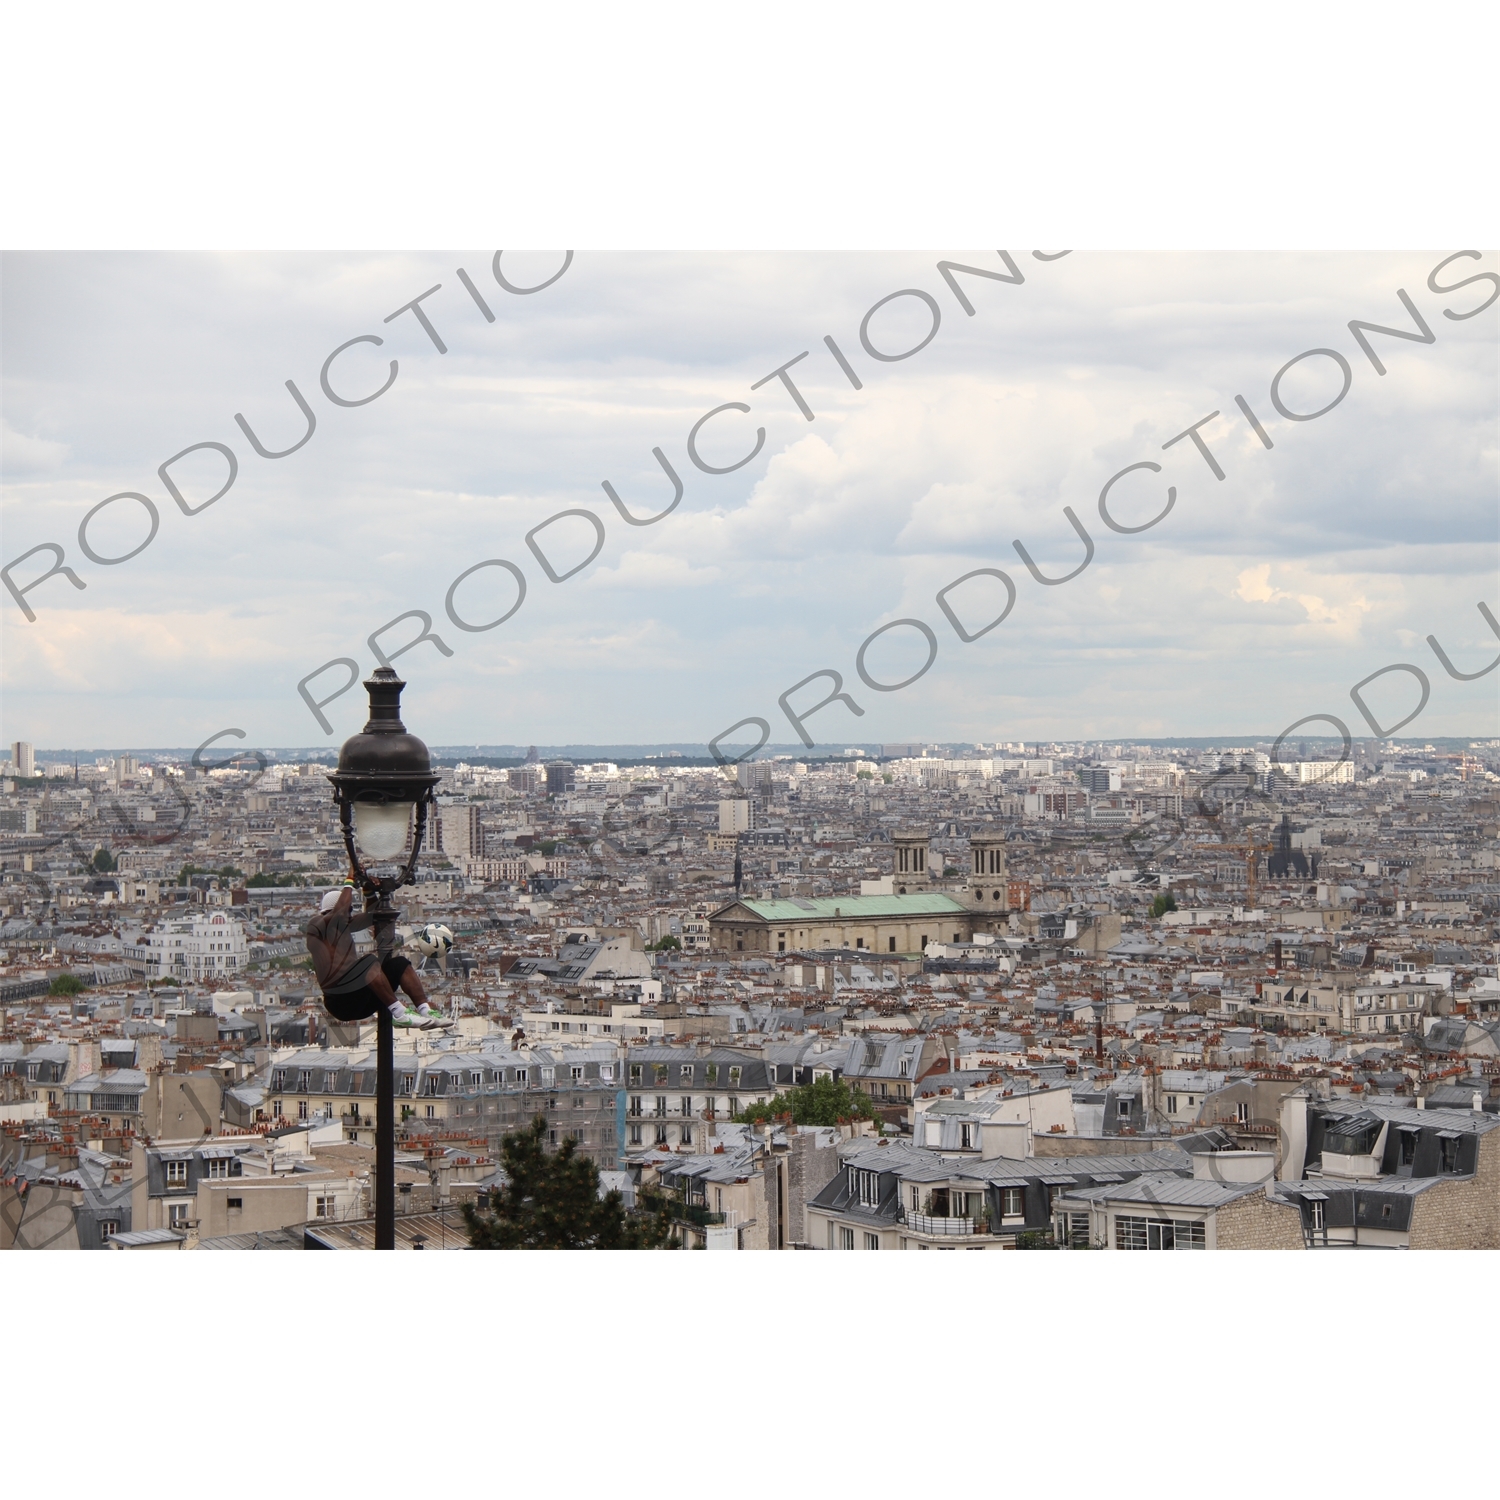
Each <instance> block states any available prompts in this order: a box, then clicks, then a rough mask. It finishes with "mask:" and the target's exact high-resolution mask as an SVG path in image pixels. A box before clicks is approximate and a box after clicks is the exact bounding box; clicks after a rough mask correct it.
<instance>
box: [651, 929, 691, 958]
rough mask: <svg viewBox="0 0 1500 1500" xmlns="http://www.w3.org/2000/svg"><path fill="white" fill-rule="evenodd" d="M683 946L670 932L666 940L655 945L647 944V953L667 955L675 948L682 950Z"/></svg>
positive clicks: (663, 939) (661, 940)
mask: <svg viewBox="0 0 1500 1500" xmlns="http://www.w3.org/2000/svg"><path fill="white" fill-rule="evenodd" d="M681 947H682V944H681V943H679V942H678V941H677V939H676V938H675V937H673V936H672V934H671V933H670V932H669V933H668V934H667V935H666V936H665V937H664V938H661V939H660V940H659V941H657V942H654V943H647V944H646V952H647V953H666V952H668V951H669V950H670V949H673V948H681Z"/></svg>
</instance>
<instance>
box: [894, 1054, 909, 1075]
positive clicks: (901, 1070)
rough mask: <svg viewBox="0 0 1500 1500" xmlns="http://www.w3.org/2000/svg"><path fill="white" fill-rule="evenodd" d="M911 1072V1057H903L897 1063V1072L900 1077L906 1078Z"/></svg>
mask: <svg viewBox="0 0 1500 1500" xmlns="http://www.w3.org/2000/svg"><path fill="white" fill-rule="evenodd" d="M910 1072H911V1059H910V1058H909V1057H903V1058H902V1059H901V1061H900V1062H898V1063H897V1064H896V1074H897V1076H898V1077H901V1078H905V1077H907V1076H908V1075H909V1073H910Z"/></svg>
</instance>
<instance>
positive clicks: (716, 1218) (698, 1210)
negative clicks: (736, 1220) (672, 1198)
mask: <svg viewBox="0 0 1500 1500" xmlns="http://www.w3.org/2000/svg"><path fill="white" fill-rule="evenodd" d="M677 1217H678V1218H679V1219H681V1220H682V1221H683V1222H684V1223H686V1224H692V1225H693V1226H695V1227H696V1228H698V1229H705V1228H707V1227H708V1226H709V1225H711V1224H722V1223H724V1215H723V1214H721V1213H718V1214H716V1213H710V1212H709V1210H708V1209H706V1208H704V1207H702V1206H701V1205H700V1204H697V1203H679V1204H678V1205H677Z"/></svg>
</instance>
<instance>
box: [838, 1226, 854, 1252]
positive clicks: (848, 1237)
mask: <svg viewBox="0 0 1500 1500" xmlns="http://www.w3.org/2000/svg"><path fill="white" fill-rule="evenodd" d="M853 1248H854V1231H853V1230H852V1229H840V1230H839V1249H840V1250H852V1249H853Z"/></svg>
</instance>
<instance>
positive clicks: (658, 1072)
mask: <svg viewBox="0 0 1500 1500" xmlns="http://www.w3.org/2000/svg"><path fill="white" fill-rule="evenodd" d="M651 1078H652V1082H653V1083H657V1084H662V1083H665V1082H666V1081H667V1065H666V1063H652V1064H651Z"/></svg>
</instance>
